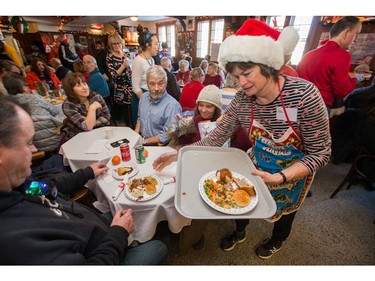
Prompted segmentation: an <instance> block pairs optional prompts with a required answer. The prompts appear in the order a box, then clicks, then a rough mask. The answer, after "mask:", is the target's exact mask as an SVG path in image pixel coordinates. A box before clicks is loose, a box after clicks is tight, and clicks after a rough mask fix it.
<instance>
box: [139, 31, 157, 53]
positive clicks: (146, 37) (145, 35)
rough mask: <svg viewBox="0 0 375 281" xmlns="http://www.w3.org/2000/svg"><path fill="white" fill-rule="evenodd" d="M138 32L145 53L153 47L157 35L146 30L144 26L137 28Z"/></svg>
mask: <svg viewBox="0 0 375 281" xmlns="http://www.w3.org/2000/svg"><path fill="white" fill-rule="evenodd" d="M137 31H138V43H139V45H140V47H141V48H142V50H143V51H145V50H146V49H147V47H149V46H151V41H152V37H153V36H156V34H155V33H151V32H150V31H148V30H146V29H144V28H143V26H142V25H138V26H137Z"/></svg>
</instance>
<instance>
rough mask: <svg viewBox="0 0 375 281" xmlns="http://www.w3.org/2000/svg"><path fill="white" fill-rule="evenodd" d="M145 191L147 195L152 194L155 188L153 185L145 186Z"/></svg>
mask: <svg viewBox="0 0 375 281" xmlns="http://www.w3.org/2000/svg"><path fill="white" fill-rule="evenodd" d="M145 191H146V193H147V194H148V195H151V194H154V193H155V192H156V186H155V185H153V184H148V185H146V186H145Z"/></svg>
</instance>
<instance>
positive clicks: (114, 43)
mask: <svg viewBox="0 0 375 281" xmlns="http://www.w3.org/2000/svg"><path fill="white" fill-rule="evenodd" d="M111 44H112V46H115V45H120V44H122V43H121V42H113V43H111Z"/></svg>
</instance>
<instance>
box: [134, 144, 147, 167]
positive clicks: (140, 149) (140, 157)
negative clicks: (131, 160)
mask: <svg viewBox="0 0 375 281" xmlns="http://www.w3.org/2000/svg"><path fill="white" fill-rule="evenodd" d="M134 149H135V158H137V163H140V164H143V163H145V162H146V157H145V156H144V154H143V152H144V150H145V148H144V147H143V145H137V146H136V147H135V148H134Z"/></svg>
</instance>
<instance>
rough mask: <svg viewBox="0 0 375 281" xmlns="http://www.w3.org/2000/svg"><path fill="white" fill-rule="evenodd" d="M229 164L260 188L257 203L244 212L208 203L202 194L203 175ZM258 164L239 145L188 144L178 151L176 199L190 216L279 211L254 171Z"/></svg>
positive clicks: (245, 216) (247, 216)
mask: <svg viewBox="0 0 375 281" xmlns="http://www.w3.org/2000/svg"><path fill="white" fill-rule="evenodd" d="M222 168H228V169H229V170H231V171H234V172H237V173H239V174H241V175H243V176H245V177H247V178H248V179H249V180H251V182H252V183H254V185H255V187H256V188H257V191H258V196H259V201H258V204H257V206H256V207H255V208H254V209H253V210H251V211H250V212H248V213H245V214H242V215H228V214H224V213H221V212H218V211H216V210H214V209H213V208H211V207H210V206H208V205H207V204H206V203H205V202H204V201H203V199H202V197H201V196H200V194H199V181H200V179H201V177H202V176H203V175H204V174H206V173H207V172H210V171H212V170H218V169H222ZM254 168H255V166H254V164H253V163H252V161H251V159H250V158H249V156H248V155H247V154H246V153H245V152H243V151H242V150H240V149H237V148H223V147H207V146H185V147H183V148H181V149H180V151H179V153H178V162H177V176H176V178H177V182H176V194H175V198H174V203H175V207H176V209H177V211H178V212H179V213H180V214H181V215H183V216H184V217H187V218H190V219H264V218H269V217H272V216H273V215H274V214H275V212H276V203H275V201H274V200H273V198H272V195H271V193H270V192H269V191H268V188H267V186H266V185H265V183H264V182H263V180H262V178H261V177H259V176H254V175H252V174H251V172H250V171H251V170H252V169H254Z"/></svg>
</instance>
